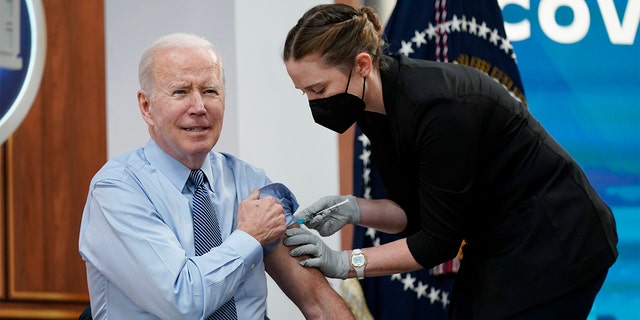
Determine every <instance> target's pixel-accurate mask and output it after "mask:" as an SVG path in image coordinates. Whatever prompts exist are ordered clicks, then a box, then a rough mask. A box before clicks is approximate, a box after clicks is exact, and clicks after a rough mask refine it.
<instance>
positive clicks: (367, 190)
mask: <svg viewBox="0 0 640 320" xmlns="http://www.w3.org/2000/svg"><path fill="white" fill-rule="evenodd" d="M362 197H363V198H365V199H371V187H366V188H364V193H363V195H362Z"/></svg>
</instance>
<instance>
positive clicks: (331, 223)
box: [294, 196, 360, 237]
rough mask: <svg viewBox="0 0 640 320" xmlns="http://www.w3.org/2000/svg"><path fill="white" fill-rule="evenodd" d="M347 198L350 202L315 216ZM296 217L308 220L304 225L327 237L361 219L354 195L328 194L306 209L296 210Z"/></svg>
mask: <svg viewBox="0 0 640 320" xmlns="http://www.w3.org/2000/svg"><path fill="white" fill-rule="evenodd" d="M345 200H348V202H347V203H345V204H343V205H340V206H338V207H336V208H334V209H331V210H326V212H323V213H322V214H318V215H315V216H314V214H315V213H317V212H319V211H322V210H323V209H326V208H329V207H331V206H332V205H335V204H338V203H340V202H343V201H345ZM294 217H295V218H296V220H298V221H300V220H299V219H303V220H306V222H304V225H305V226H307V228H310V229H315V230H317V231H318V232H319V233H320V235H321V236H323V237H326V236H330V235H332V234H334V233H336V231H338V230H340V229H342V227H344V226H345V225H346V224H348V223H351V224H357V223H358V222H359V221H360V208H359V207H358V202H357V201H356V197H354V196H326V197H322V198H320V199H319V200H318V201H316V202H315V203H313V204H312V205H310V206H308V207H307V208H305V209H304V210H300V211H298V212H296V213H295V214H294ZM307 219H308V220H307Z"/></svg>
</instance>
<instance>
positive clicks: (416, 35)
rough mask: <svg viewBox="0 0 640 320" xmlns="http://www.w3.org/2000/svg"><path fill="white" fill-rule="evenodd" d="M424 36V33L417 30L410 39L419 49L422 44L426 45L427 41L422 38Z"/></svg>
mask: <svg viewBox="0 0 640 320" xmlns="http://www.w3.org/2000/svg"><path fill="white" fill-rule="evenodd" d="M425 35H426V34H425V33H424V32H420V31H418V30H415V31H414V36H413V38H411V41H412V42H415V44H416V47H418V48H420V46H421V45H422V44H423V43H424V44H427V40H425V38H424V36H425Z"/></svg>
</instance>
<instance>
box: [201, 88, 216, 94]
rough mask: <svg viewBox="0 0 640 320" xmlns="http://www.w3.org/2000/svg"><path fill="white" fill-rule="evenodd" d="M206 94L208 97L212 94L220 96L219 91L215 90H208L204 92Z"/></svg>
mask: <svg viewBox="0 0 640 320" xmlns="http://www.w3.org/2000/svg"><path fill="white" fill-rule="evenodd" d="M204 94H207V95H212V94H214V95H217V94H218V91H217V90H214V89H207V90H204Z"/></svg>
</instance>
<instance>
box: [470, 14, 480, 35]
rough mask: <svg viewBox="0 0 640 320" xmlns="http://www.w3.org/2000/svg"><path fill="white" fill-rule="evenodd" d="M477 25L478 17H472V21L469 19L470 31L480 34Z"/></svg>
mask: <svg viewBox="0 0 640 320" xmlns="http://www.w3.org/2000/svg"><path fill="white" fill-rule="evenodd" d="M477 27H478V24H477V23H476V17H472V18H471V21H469V33H470V34H478V30H476V28H477Z"/></svg>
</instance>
